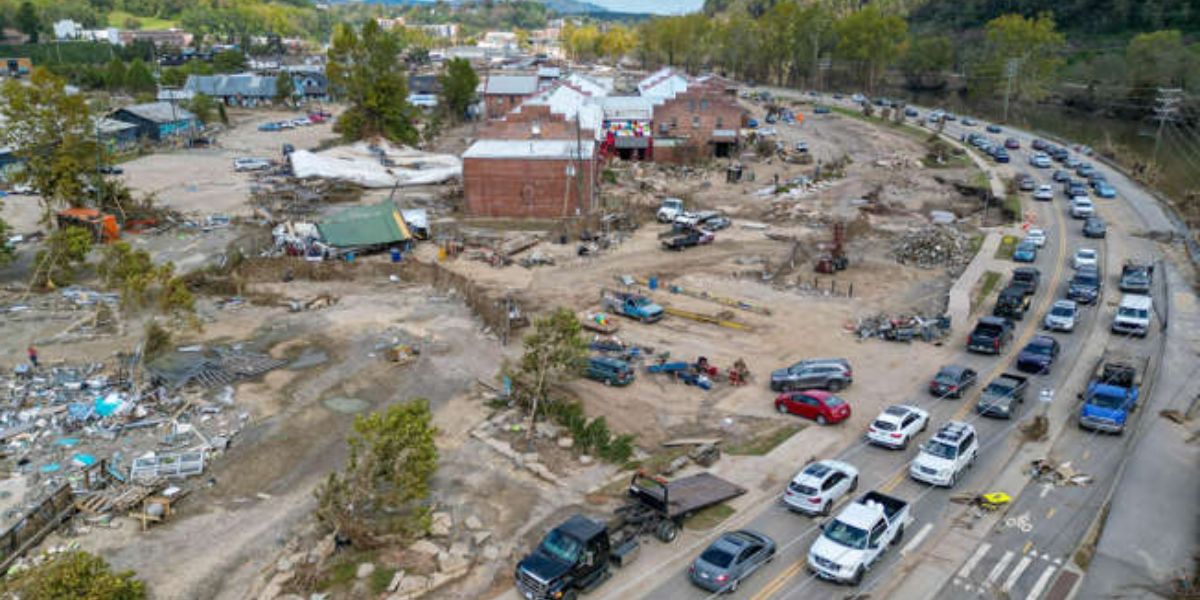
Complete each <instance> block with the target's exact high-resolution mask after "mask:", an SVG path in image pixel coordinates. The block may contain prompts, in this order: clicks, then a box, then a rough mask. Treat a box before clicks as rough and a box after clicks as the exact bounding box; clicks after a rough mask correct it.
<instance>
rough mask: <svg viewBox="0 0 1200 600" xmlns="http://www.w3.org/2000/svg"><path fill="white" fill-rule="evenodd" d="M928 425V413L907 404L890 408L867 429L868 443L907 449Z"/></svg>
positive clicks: (884, 410) (880, 414)
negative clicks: (911, 441)
mask: <svg viewBox="0 0 1200 600" xmlns="http://www.w3.org/2000/svg"><path fill="white" fill-rule="evenodd" d="M928 425H929V412H928V411H925V410H921V409H919V408H917V407H915V406H908V405H907V404H897V405H893V406H889V407H887V408H885V409H883V412H881V413H879V416H878V417H875V420H874V421H872V422H871V426H870V427H868V428H867V441H869V442H871V443H872V444H878V445H880V446H887V447H888V448H907V447H908V442H909V440H911V439H913V438H914V437H916V436H917V434H918V433H921V432H922V431H925V427H927V426H928Z"/></svg>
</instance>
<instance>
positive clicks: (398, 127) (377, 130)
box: [325, 20, 419, 145]
mask: <svg viewBox="0 0 1200 600" xmlns="http://www.w3.org/2000/svg"><path fill="white" fill-rule="evenodd" d="M401 50H403V47H402V43H401V41H400V39H399V38H398V37H396V36H395V35H393V34H392V33H391V32H388V31H384V30H382V29H380V28H379V25H378V24H377V23H376V22H375V21H374V20H371V21H367V22H366V24H364V25H363V27H362V31H361V33H360V32H356V31H354V29H352V28H350V27H349V26H347V25H344V24H343V25H340V26H338V28H337V31H336V32H334V35H333V44H332V46H331V47H330V49H329V54H328V55H329V61H328V63H327V64H326V65H325V72H326V74H327V75H328V77H329V83H330V86H332V87H333V89H334V90H335V93H337V94H338V95H341V96H343V97H344V98H345V99H346V101H347V103H348V104H349V106H348V107H347V108H346V110H345V111H343V112H342V114H341V115H340V116H339V117H338V120H337V122H336V123H334V126H333V129H334V131H336V132H337V133H339V134H341V135H342V137H343V138H345V139H346V140H349V141H354V140H361V139H363V138H368V137H372V136H376V135H379V136H383V137H385V138H387V139H389V140H391V141H393V142H400V143H404V144H409V145H415V144H416V143H417V140H418V137H419V135H418V132H417V129H416V127H414V126H413V114H414V111H413V108H412V106H411V105H410V104H409V103H408V83H407V81H406V80H405V71H404V70H403V69H401V68H400V65H399V56H400V51H401Z"/></svg>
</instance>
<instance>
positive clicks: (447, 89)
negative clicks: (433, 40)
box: [438, 58, 479, 122]
mask: <svg viewBox="0 0 1200 600" xmlns="http://www.w3.org/2000/svg"><path fill="white" fill-rule="evenodd" d="M438 79H439V80H440V81H441V84H442V106H443V107H445V109H446V112H447V113H448V114H449V115H450V118H451V119H453V120H454V121H455V122H457V121H461V120H462V119H463V118H464V117H466V116H467V107H469V106H471V103H472V102H474V101H475V88H477V87H479V75H477V74H476V73H475V69H473V68H471V61H469V60H467V59H465V58H453V59H450V61H449V62H447V63H446V69H445V71H443V72H442V74H441V76H439V78H438Z"/></svg>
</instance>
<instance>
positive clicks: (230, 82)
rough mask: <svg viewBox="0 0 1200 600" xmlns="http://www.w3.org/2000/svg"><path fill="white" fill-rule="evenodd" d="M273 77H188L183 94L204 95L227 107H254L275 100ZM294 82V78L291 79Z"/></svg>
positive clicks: (248, 74) (252, 75) (253, 75)
mask: <svg viewBox="0 0 1200 600" xmlns="http://www.w3.org/2000/svg"><path fill="white" fill-rule="evenodd" d="M275 82H276V78H275V76H274V75H255V74H253V73H241V74H238V75H188V78H187V82H186V83H184V84H183V93H184V94H185V95H188V96H189V97H191V96H195V95H196V94H204V95H205V96H209V97H212V98H215V99H217V100H220V101H221V102H223V103H225V104H226V105H229V106H245V107H255V106H258V105H260V104H265V103H270V102H273V101H274V100H275ZM293 82H295V78H293Z"/></svg>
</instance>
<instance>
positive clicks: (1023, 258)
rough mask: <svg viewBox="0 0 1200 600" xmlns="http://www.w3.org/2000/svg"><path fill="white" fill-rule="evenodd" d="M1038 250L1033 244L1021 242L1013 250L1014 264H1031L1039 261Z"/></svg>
mask: <svg viewBox="0 0 1200 600" xmlns="http://www.w3.org/2000/svg"><path fill="white" fill-rule="evenodd" d="M1037 253H1038V248H1037V246H1036V245H1034V243H1033V242H1021V243H1020V244H1017V249H1016V250H1013V256H1012V258H1013V262H1023V263H1031V262H1033V261H1035V260H1037Z"/></svg>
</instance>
